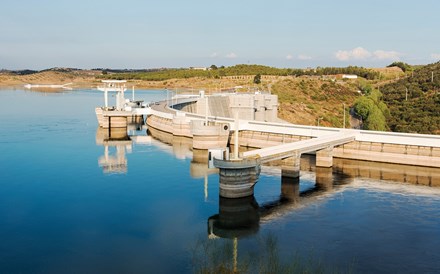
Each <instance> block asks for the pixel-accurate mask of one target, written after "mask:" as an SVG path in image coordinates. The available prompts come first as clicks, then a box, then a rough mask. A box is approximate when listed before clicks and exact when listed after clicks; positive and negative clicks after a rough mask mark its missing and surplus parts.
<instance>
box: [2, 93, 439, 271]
mask: <svg viewBox="0 0 440 274" xmlns="http://www.w3.org/2000/svg"><path fill="white" fill-rule="evenodd" d="M166 97H167V94H166V92H165V91H160V90H144V91H137V98H140V99H144V100H146V101H147V102H149V101H157V100H161V99H166ZM102 104H103V98H102V94H101V93H100V92H98V91H94V90H76V91H64V92H56V93H46V92H33V91H24V90H20V89H18V90H13V89H8V90H1V91H0V273H193V272H202V271H207V272H208V271H211V272H212V273H214V272H219V271H221V270H225V269H229V270H231V271H233V270H234V269H236V270H238V271H241V272H251V273H256V272H264V271H268V272H272V273H281V272H286V273H290V272H293V271H294V270H296V271H299V270H303V271H309V272H318V271H321V272H332V273H333V272H343V273H344V272H350V273H439V272H440V170H439V169H428V168H415V167H408V166H395V165H381V164H373V163H362V162H356V161H338V162H337V164H336V166H335V167H334V169H333V174H332V173H331V172H330V173H329V171H328V170H320V169H316V168H315V167H314V164H313V157H306V158H305V159H303V163H302V169H303V170H302V171H301V178H300V184H299V185H298V184H296V182H292V181H289V180H288V179H286V178H281V175H280V170H279V169H278V168H277V167H263V169H262V174H261V176H260V179H259V182H258V183H257V185H256V188H255V197H251V198H248V199H238V200H226V199H220V198H219V194H218V181H219V177H218V174H217V173H216V172H215V171H212V170H208V169H207V167H206V164H205V163H203V161H198V160H197V157H194V155H195V154H193V152H192V151H191V147H190V146H189V145H188V140H185V139H181V138H173V137H172V136H167V135H165V134H162V133H160V132H159V133H158V132H154V131H149V132H148V133H147V131H146V129H145V128H138V129H133V130H131V131H130V134H133V135H137V136H138V137H135V138H133V140H132V141H129V140H123V141H119V143H118V142H103V138H105V132H102V131H99V130H98V128H97V121H96V118H95V113H94V108H95V106H98V105H102ZM151 134H152V135H153V136H149V135H151ZM103 136H104V137H103ZM202 155H203V153H202Z"/></svg>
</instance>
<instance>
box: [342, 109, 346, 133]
mask: <svg viewBox="0 0 440 274" xmlns="http://www.w3.org/2000/svg"><path fill="white" fill-rule="evenodd" d="M343 105H344V111H342V113H343V114H344V128H345V103H343Z"/></svg>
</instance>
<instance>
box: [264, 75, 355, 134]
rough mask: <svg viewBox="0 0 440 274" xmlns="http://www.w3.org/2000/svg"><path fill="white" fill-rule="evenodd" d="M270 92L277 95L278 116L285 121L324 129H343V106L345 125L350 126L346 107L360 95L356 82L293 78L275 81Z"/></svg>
mask: <svg viewBox="0 0 440 274" xmlns="http://www.w3.org/2000/svg"><path fill="white" fill-rule="evenodd" d="M272 93H273V94H277V95H278V99H279V104H280V106H279V112H278V116H279V117H280V118H281V119H284V120H286V121H289V122H292V123H296V124H302V125H317V120H318V118H319V117H322V118H323V119H322V120H320V124H321V125H323V126H331V127H342V126H343V117H344V116H343V104H344V103H345V105H346V119H347V122H346V125H347V127H349V120H350V119H349V115H348V110H349V107H350V106H352V105H353V103H354V101H355V100H356V98H357V97H358V96H360V95H359V93H358V92H357V84H356V81H338V82H332V81H330V80H321V79H311V78H303V77H299V78H292V79H285V80H281V81H279V82H277V83H276V84H275V85H273V87H272Z"/></svg>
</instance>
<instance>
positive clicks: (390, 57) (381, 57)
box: [373, 50, 402, 60]
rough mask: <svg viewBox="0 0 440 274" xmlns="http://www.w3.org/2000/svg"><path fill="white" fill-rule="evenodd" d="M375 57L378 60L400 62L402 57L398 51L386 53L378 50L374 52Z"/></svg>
mask: <svg viewBox="0 0 440 274" xmlns="http://www.w3.org/2000/svg"><path fill="white" fill-rule="evenodd" d="M373 55H374V57H375V58H376V59H379V60H385V59H386V60H399V57H400V56H401V55H402V54H401V53H399V52H397V51H393V50H391V51H385V50H376V51H375V52H373Z"/></svg>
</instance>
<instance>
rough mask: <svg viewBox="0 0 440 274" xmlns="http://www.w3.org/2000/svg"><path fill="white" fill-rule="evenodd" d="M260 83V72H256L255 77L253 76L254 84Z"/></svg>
mask: <svg viewBox="0 0 440 274" xmlns="http://www.w3.org/2000/svg"><path fill="white" fill-rule="evenodd" d="M260 83H261V74H259V73H258V74H257V75H255V77H254V84H257V85H258V84H260Z"/></svg>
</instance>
